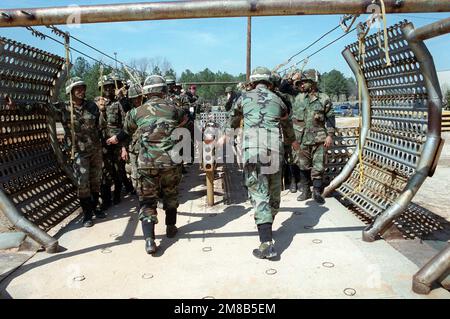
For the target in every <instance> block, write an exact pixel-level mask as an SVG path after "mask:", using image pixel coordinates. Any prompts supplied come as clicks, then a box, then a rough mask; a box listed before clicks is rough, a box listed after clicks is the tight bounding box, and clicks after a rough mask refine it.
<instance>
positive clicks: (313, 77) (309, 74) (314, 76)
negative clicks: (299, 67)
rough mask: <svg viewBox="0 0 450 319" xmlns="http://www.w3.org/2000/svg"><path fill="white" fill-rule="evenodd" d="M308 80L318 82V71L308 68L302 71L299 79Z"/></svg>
mask: <svg viewBox="0 0 450 319" xmlns="http://www.w3.org/2000/svg"><path fill="white" fill-rule="evenodd" d="M308 80H310V81H313V82H315V83H318V82H319V81H320V73H319V72H318V71H317V70H315V69H308V70H305V71H303V73H302V78H301V81H308Z"/></svg>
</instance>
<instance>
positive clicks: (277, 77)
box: [272, 72, 281, 87]
mask: <svg viewBox="0 0 450 319" xmlns="http://www.w3.org/2000/svg"><path fill="white" fill-rule="evenodd" d="M272 83H273V85H275V86H277V87H278V86H280V84H281V76H280V75H279V74H278V73H277V72H272Z"/></svg>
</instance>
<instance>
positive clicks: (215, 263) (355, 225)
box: [0, 166, 450, 298]
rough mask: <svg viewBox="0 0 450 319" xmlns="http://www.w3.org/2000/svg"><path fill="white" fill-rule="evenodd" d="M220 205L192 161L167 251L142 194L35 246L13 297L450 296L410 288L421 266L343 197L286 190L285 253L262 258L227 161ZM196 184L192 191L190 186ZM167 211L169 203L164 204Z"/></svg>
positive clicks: (279, 225)
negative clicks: (370, 231) (364, 234)
mask: <svg viewBox="0 0 450 319" xmlns="http://www.w3.org/2000/svg"><path fill="white" fill-rule="evenodd" d="M229 172H230V173H229V175H228V176H229V177H228V180H229V181H228V183H229V184H230V185H231V187H230V188H227V189H228V191H227V192H224V189H223V187H222V185H221V179H220V178H219V177H220V176H217V179H216V196H215V199H216V206H214V207H212V208H208V207H207V206H206V196H205V195H206V194H205V186H204V180H205V176H204V175H203V174H202V173H201V171H199V170H198V169H197V168H196V167H195V166H192V167H190V168H189V172H188V174H186V175H185V176H184V179H183V181H182V185H181V192H182V194H183V195H182V199H181V206H180V208H179V212H180V213H179V220H178V225H179V227H180V231H179V234H178V235H177V237H176V238H174V239H168V238H166V237H165V227H164V223H163V222H160V223H159V224H158V225H157V243H158V245H159V252H158V253H157V254H156V256H149V255H147V254H146V253H145V251H144V241H143V238H142V230H141V228H140V225H139V223H138V219H137V208H136V204H137V202H136V198H134V197H127V198H126V199H125V200H124V201H123V202H122V203H120V204H119V205H116V206H114V207H113V208H112V209H111V210H110V211H109V212H108V218H107V219H105V220H100V221H96V223H95V226H94V227H92V228H83V227H81V223H80V220H79V218H77V219H75V220H74V221H73V222H72V223H70V224H69V225H68V226H67V227H66V228H64V229H62V230H61V231H60V232H59V233H58V234H57V237H58V238H59V243H60V245H61V246H62V247H64V248H65V251H63V252H60V253H57V254H53V255H50V254H47V253H45V252H39V253H37V254H36V255H35V256H34V257H33V258H31V259H30V260H28V261H27V262H26V263H25V264H24V265H23V266H22V267H20V268H19V269H18V270H17V271H15V272H14V273H13V274H11V275H10V276H9V277H7V278H6V279H5V280H3V281H2V282H1V283H0V291H1V294H2V295H1V296H2V297H5V298H450V293H449V292H448V291H446V290H444V289H443V288H434V289H433V290H432V291H431V293H430V294H429V295H427V296H421V295H417V294H415V293H413V292H412V290H411V285H412V276H413V275H414V274H415V273H416V272H417V271H418V269H419V268H420V266H418V265H416V264H415V263H414V262H413V261H411V260H410V259H409V258H407V257H406V256H405V255H404V254H402V253H401V252H400V251H399V250H397V249H395V248H394V247H392V246H391V245H390V244H389V243H388V242H386V241H383V240H379V241H376V242H374V243H366V242H363V241H362V240H361V231H362V229H363V228H364V224H363V223H362V222H361V221H360V220H359V219H358V218H357V217H355V216H354V215H353V214H352V213H350V212H349V211H347V209H346V208H344V207H343V206H342V205H341V204H340V203H339V202H338V201H337V200H336V199H334V198H327V200H326V204H325V205H323V206H318V205H317V204H316V203H315V202H313V201H307V202H306V203H299V202H297V201H296V199H295V198H296V195H295V194H291V193H289V192H287V191H284V192H283V193H282V205H281V206H282V208H281V211H280V213H279V215H278V216H277V217H276V219H275V222H274V237H275V246H276V249H277V250H278V252H279V254H280V257H279V258H278V259H277V260H275V261H268V260H259V259H256V258H255V257H253V256H252V254H251V251H252V250H253V249H254V248H256V247H257V245H258V235H257V230H256V227H255V224H254V219H253V211H252V209H251V207H250V205H249V203H248V202H247V201H246V198H245V197H246V194H245V191H244V190H243V188H242V176H241V175H240V174H239V173H238V171H237V170H235V169H230V170H229ZM187 191H189V193H188V192H187ZM160 216H161V218H160V220H161V221H163V220H164V218H163V217H162V216H163V212H162V211H160Z"/></svg>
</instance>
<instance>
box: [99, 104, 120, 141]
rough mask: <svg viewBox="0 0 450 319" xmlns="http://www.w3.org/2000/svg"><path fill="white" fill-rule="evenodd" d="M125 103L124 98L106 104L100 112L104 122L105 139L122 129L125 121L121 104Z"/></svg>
mask: <svg viewBox="0 0 450 319" xmlns="http://www.w3.org/2000/svg"><path fill="white" fill-rule="evenodd" d="M125 103H126V98H122V99H120V100H117V101H110V102H109V103H108V104H106V108H105V110H104V111H103V112H102V114H103V116H104V118H105V120H106V130H105V134H104V135H105V136H104V137H105V139H108V138H110V137H111V136H114V135H117V134H118V133H119V132H120V131H121V130H122V127H123V121H124V119H125V110H124V107H123V104H125Z"/></svg>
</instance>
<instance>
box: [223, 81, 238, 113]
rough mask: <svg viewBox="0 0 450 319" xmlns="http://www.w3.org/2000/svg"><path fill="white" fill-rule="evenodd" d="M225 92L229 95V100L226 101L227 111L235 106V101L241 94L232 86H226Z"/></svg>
mask: <svg viewBox="0 0 450 319" xmlns="http://www.w3.org/2000/svg"><path fill="white" fill-rule="evenodd" d="M225 94H226V95H227V102H226V103H225V111H227V112H229V111H230V110H231V108H232V107H233V103H234V102H236V101H237V99H238V98H239V96H241V94H240V92H238V93H236V92H234V90H233V88H232V87H231V86H228V87H226V88H225Z"/></svg>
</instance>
